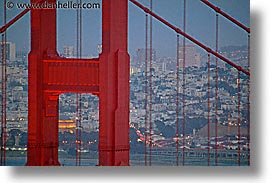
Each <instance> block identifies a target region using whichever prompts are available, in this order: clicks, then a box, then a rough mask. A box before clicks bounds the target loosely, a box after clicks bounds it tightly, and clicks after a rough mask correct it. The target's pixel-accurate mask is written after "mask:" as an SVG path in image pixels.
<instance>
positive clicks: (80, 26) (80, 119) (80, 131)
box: [78, 0, 82, 166]
mask: <svg viewBox="0 0 275 183" xmlns="http://www.w3.org/2000/svg"><path fill="white" fill-rule="evenodd" d="M79 3H80V4H82V0H80V2H79ZM79 58H80V59H81V58H82V9H81V8H80V10H79ZM81 98H82V94H81V93H80V94H79V111H78V116H79V132H78V136H79V141H80V144H79V149H80V151H79V157H78V158H79V161H78V165H79V166H81V148H82V108H81V103H82V101H81Z"/></svg>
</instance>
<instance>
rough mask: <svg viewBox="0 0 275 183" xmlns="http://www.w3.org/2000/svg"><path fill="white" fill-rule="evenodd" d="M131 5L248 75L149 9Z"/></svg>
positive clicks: (134, 0) (140, 5) (245, 71)
mask: <svg viewBox="0 0 275 183" xmlns="http://www.w3.org/2000/svg"><path fill="white" fill-rule="evenodd" d="M130 1H131V2H132V3H133V4H135V5H136V6H137V7H139V8H141V9H142V10H143V11H144V12H146V13H148V14H150V15H151V16H153V17H154V18H156V19H157V20H159V21H160V22H162V23H163V24H165V25H166V26H168V27H170V28H171V29H173V30H174V31H175V32H177V33H178V34H180V35H182V36H184V37H185V38H187V39H188V40H190V41H191V42H193V43H195V44H196V45H198V46H199V47H201V48H202V49H204V50H205V51H207V52H208V53H211V54H212V55H214V56H216V57H218V58H219V59H220V60H222V61H224V62H226V63H228V64H229V65H231V66H232V67H234V68H236V69H237V70H239V71H241V72H242V73H244V74H246V75H250V72H248V71H247V70H245V69H244V68H242V67H241V66H239V65H237V64H235V63H234V62H232V61H230V60H229V59H227V58H225V57H224V56H222V55H221V54H219V53H217V52H216V51H214V50H212V49H211V48H210V47H207V46H205V45H204V44H202V43H201V42H199V41H198V40H196V39H195V38H193V37H191V36H190V35H188V34H186V33H185V32H184V31H182V30H181V29H180V28H177V27H175V26H174V25H172V24H171V23H169V22H168V21H166V20H165V19H163V18H162V17H160V16H159V15H157V14H156V13H154V12H153V11H151V10H150V9H148V8H146V7H144V6H143V5H142V4H140V3H139V2H137V1H136V0H130Z"/></svg>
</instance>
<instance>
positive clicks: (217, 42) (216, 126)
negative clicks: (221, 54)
mask: <svg viewBox="0 0 275 183" xmlns="http://www.w3.org/2000/svg"><path fill="white" fill-rule="evenodd" d="M218 50H219V14H218V13H216V52H218ZM215 64H216V70H215V73H216V89H215V99H216V105H215V165H216V166H217V165H218V80H219V78H218V58H217V57H216V63H215Z"/></svg>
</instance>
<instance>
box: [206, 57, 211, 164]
mask: <svg viewBox="0 0 275 183" xmlns="http://www.w3.org/2000/svg"><path fill="white" fill-rule="evenodd" d="M210 66H211V65H210V53H208V54H207V142H208V145H207V146H208V155H207V165H208V166H210V122H211V121H210V111H211V109H210V91H211V88H210V82H211V80H210V77H211V75H210V69H211V68H210Z"/></svg>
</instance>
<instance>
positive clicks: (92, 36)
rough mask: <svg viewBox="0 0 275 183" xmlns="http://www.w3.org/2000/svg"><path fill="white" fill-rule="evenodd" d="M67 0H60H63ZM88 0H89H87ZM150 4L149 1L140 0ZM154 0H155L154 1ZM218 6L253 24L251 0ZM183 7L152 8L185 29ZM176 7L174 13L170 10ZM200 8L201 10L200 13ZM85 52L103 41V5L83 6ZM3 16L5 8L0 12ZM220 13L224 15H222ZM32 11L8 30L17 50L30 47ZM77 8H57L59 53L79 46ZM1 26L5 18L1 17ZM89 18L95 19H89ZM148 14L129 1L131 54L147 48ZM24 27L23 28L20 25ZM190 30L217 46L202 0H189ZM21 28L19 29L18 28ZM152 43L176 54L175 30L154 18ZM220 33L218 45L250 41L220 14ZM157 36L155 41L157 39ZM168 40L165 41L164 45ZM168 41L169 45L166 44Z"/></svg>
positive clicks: (175, 4)
mask: <svg viewBox="0 0 275 183" xmlns="http://www.w3.org/2000/svg"><path fill="white" fill-rule="evenodd" d="M63 1H65V0H61V2H63ZM86 1H88V0H86ZM13 2H15V3H16V2H28V0H23V1H22V0H14V1H13ZM88 2H89V1H88ZM98 2H99V3H101V0H98ZM140 2H141V3H143V4H144V5H145V6H147V7H148V2H147V1H145V0H143V1H140ZM153 2H154V1H153ZM210 2H212V3H214V4H216V5H217V6H219V7H220V8H221V9H222V10H223V11H225V12H228V13H229V14H231V15H232V16H233V17H234V18H236V19H237V20H239V21H240V22H241V23H243V24H244V25H246V26H249V25H250V16H249V0H242V1H240V2H239V1H234V0H228V1H218V0H212V1H210ZM0 6H1V7H0V9H3V2H1V3H0ZM175 7H183V3H182V1H181V0H177V1H173V3H171V2H169V1H165V0H160V1H158V3H153V11H154V12H156V13H158V14H159V15H161V17H163V18H165V19H167V20H169V21H171V23H172V24H173V25H175V26H177V27H179V28H181V29H183V25H182V24H183V23H182V22H183V18H182V17H183V13H182V12H183V8H182V9H180V8H175ZM172 9H175V11H173V12H172V13H171V10H172ZM20 11H22V10H19V9H16V8H13V9H8V11H7V20H10V19H11V18H13V17H14V16H15V15H17V14H18V13H19V12H20ZM198 12H199V13H198ZM82 14H83V35H84V36H83V56H85V57H87V56H89V57H97V56H98V51H97V45H98V44H101V9H90V10H83V12H82ZM0 17H3V12H2V11H1V12H0ZM220 17H221V16H220ZM29 20H30V13H28V14H26V15H25V16H24V17H23V18H22V19H21V20H20V21H19V22H17V23H16V24H15V25H13V26H12V27H10V28H9V34H7V38H8V41H10V42H14V43H16V45H17V50H21V51H29V48H30V37H29V35H30V22H29ZM75 20H76V10H71V9H58V10H57V37H58V40H57V48H58V52H59V54H62V53H63V46H65V45H69V46H74V47H76V42H75V41H74V40H75V38H76V33H75V32H76V25H75V23H73V22H75ZM0 21H1V24H0V25H1V26H2V25H3V20H2V18H1V20H0ZM89 22H92V24H91V23H89ZM144 24H145V16H144V14H143V12H142V11H140V10H138V9H137V8H136V7H135V6H134V5H132V4H131V3H130V4H129V27H128V28H129V35H128V37H129V41H128V47H129V53H130V55H131V56H133V55H134V54H135V51H136V50H137V49H138V48H144V47H145V43H144V40H145V38H144V35H145V33H144V31H145V25H144ZM19 27H21V28H19ZM186 29H187V31H186V32H187V33H188V34H190V35H191V36H193V37H194V38H196V39H198V40H201V42H203V43H205V44H206V45H209V46H210V47H212V48H214V47H215V46H214V45H215V39H214V38H215V35H214V29H215V12H214V11H212V10H209V9H208V8H206V7H205V5H204V4H203V3H201V2H199V1H197V0H196V1H193V0H192V1H191V0H187V27H186ZM19 30H20V33H19V32H18V31H19ZM153 30H158V31H154V34H153V47H154V49H156V51H157V52H158V56H159V57H164V56H166V57H175V55H176V52H175V50H176V34H175V32H173V31H171V30H169V29H168V28H166V27H165V26H164V25H163V24H161V23H159V22H158V21H157V20H155V19H153ZM220 32H221V33H223V34H224V35H226V36H224V35H223V34H221V35H220V40H219V45H220V46H219V48H221V47H224V46H230V45H234V46H242V45H247V42H246V40H247V37H246V34H245V33H244V31H243V30H241V29H240V28H239V27H237V26H234V25H233V26H232V25H231V23H230V22H229V21H228V20H225V19H224V18H222V17H221V18H220ZM154 40H155V41H154ZM163 43H165V44H166V45H163ZM167 45H169V46H167Z"/></svg>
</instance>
